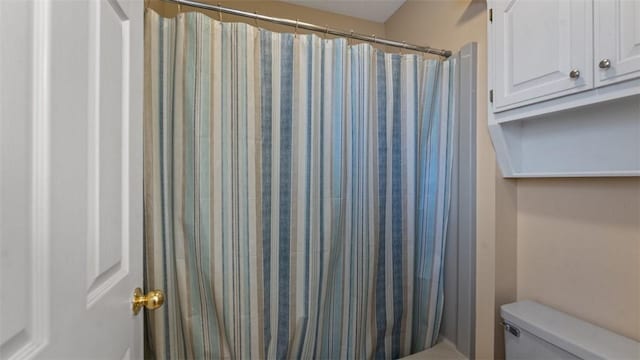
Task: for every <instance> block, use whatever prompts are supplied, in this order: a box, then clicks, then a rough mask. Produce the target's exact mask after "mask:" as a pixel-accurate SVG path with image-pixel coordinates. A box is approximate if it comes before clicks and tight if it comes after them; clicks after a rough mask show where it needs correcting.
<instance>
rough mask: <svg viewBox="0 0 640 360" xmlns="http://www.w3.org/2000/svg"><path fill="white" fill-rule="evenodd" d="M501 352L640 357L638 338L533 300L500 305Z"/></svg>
mask: <svg viewBox="0 0 640 360" xmlns="http://www.w3.org/2000/svg"><path fill="white" fill-rule="evenodd" d="M500 314H501V316H502V319H503V320H504V328H505V330H504V332H505V334H504V337H505V354H506V358H507V360H514V359H544V360H550V359H607V360H638V359H640V342H637V341H634V340H631V339H629V338H627V337H624V336H622V335H618V334H615V333H613V332H611V331H609V330H606V329H603V328H601V327H598V326H595V325H593V324H590V323H588V322H586V321H583V320H580V319H577V318H575V317H573V316H570V315H568V314H565V313H563V312H560V311H558V310H554V309H552V308H550V307H548V306H544V305H541V304H539V303H536V302H534V301H520V302H516V303H512V304H507V305H502V306H501V308H500Z"/></svg>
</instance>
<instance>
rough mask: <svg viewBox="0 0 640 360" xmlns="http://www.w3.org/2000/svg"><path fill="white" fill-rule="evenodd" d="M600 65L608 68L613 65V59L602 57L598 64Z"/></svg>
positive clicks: (601, 67)
mask: <svg viewBox="0 0 640 360" xmlns="http://www.w3.org/2000/svg"><path fill="white" fill-rule="evenodd" d="M598 66H599V67H600V69H608V68H610V67H611V60H609V59H602V60H600V63H599V64H598Z"/></svg>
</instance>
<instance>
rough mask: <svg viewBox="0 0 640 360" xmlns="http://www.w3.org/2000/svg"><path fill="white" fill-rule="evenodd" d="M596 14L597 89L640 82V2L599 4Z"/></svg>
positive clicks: (624, 0) (606, 1) (601, 1)
mask: <svg viewBox="0 0 640 360" xmlns="http://www.w3.org/2000/svg"><path fill="white" fill-rule="evenodd" d="M594 12H595V13H594V15H595V16H594V19H595V21H594V26H595V28H594V32H595V37H594V39H595V68H596V86H603V85H609V84H613V83H616V82H620V81H624V80H630V79H633V78H640V0H599V1H596V2H595V9H594Z"/></svg>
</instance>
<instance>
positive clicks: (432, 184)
mask: <svg viewBox="0 0 640 360" xmlns="http://www.w3.org/2000/svg"><path fill="white" fill-rule="evenodd" d="M146 17H147V19H146V31H145V33H146V50H147V59H148V64H149V68H148V72H147V74H148V75H147V84H146V88H147V89H151V91H150V95H149V96H148V98H147V108H146V117H145V139H146V140H145V142H146V145H145V194H146V196H145V238H146V240H145V243H146V245H145V251H146V253H145V254H146V255H145V258H146V283H147V286H148V287H151V288H154V287H158V288H163V289H165V291H166V293H167V298H168V299H172V300H173V301H169V302H167V305H166V309H165V311H163V312H159V313H153V314H148V316H147V340H148V344H149V348H150V353H151V354H153V356H155V357H158V358H165V357H166V358H174V357H188V358H211V357H215V358H217V357H230V358H361V357H373V356H375V357H382V358H397V357H401V356H405V355H408V354H411V353H415V352H418V351H421V350H423V349H425V348H428V347H430V346H432V345H434V344H435V343H436V342H437V341H438V340H439V339H440V338H441V337H446V338H448V339H450V340H451V341H453V342H454V343H456V344H457V346H458V348H459V349H460V350H461V351H463V352H465V353H467V354H468V355H471V353H472V348H473V331H474V329H473V327H474V326H473V321H472V319H473V289H474V288H473V277H474V276H473V268H474V264H473V261H472V259H473V256H474V253H475V251H474V248H473V234H474V233H475V231H474V230H475V224H474V219H475V217H474V213H473V211H474V210H475V203H474V199H475V193H474V185H473V184H474V180H475V168H474V161H475V155H474V149H475V131H474V129H475V109H474V108H473V106H474V104H473V103H474V99H475V95H474V94H475V92H474V91H473V89H475V84H474V81H475V80H474V73H475V62H474V56H475V46H474V45H469V46H467V47H465V49H463V50H462V51H461V52H460V53H457V54H455V55H454V56H452V57H450V58H449V59H448V60H446V61H437V60H425V59H424V58H422V57H421V56H418V55H400V54H392V53H384V52H382V51H380V50H377V49H375V48H373V47H371V46H370V45H368V44H360V45H349V44H348V43H347V41H346V40H345V39H340V38H338V39H332V40H328V39H323V38H320V37H318V36H315V35H298V34H281V33H274V32H270V31H266V30H264V29H260V28H256V27H253V26H250V25H247V24H239V23H223V22H218V21H216V20H213V19H211V18H210V17H207V16H205V15H203V14H197V13H186V14H179V15H178V16H177V17H175V18H171V19H167V18H162V17H160V16H158V15H157V14H156V13H154V12H152V11H149V12H148V13H147V15H146ZM296 26H298V23H297V22H296ZM305 26H308V24H306V25H305ZM327 32H328V30H327ZM445 247H446V251H445ZM443 314H444V316H443Z"/></svg>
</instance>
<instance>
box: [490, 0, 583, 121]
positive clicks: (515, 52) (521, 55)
mask: <svg viewBox="0 0 640 360" xmlns="http://www.w3.org/2000/svg"><path fill="white" fill-rule="evenodd" d="M492 6H494V7H493V13H494V16H493V22H492V23H491V25H490V29H489V39H490V41H491V42H492V44H493V46H492V48H491V49H490V51H491V54H490V57H491V58H492V62H493V64H492V66H494V68H495V69H498V70H499V71H494V72H492V76H493V77H494V78H493V79H492V81H493V87H492V90H493V91H494V104H493V106H494V109H493V110H494V111H496V112H501V111H506V110H509V109H513V108H517V107H520V106H524V105H527V104H531V103H535V102H539V101H544V100H548V99H553V98H557V97H560V96H564V95H569V94H574V93H577V92H581V91H586V90H589V89H591V88H593V71H592V70H591V69H590V67H591V58H592V56H593V47H592V46H590V42H591V36H592V31H593V24H592V22H591V20H588V19H590V18H591V14H592V4H591V2H587V1H576V0H566V1H542V2H538V1H527V0H510V1H506V0H505V1H495V2H494V3H493V5H492ZM574 69H575V70H579V71H580V75H579V76H578V77H575V78H572V77H571V76H570V75H569V74H570V73H571V71H572V70H574Z"/></svg>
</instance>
